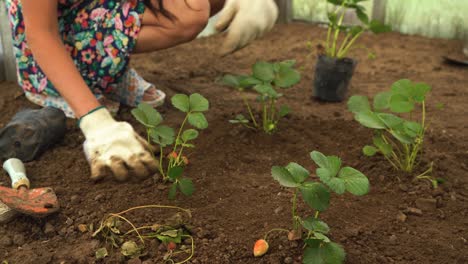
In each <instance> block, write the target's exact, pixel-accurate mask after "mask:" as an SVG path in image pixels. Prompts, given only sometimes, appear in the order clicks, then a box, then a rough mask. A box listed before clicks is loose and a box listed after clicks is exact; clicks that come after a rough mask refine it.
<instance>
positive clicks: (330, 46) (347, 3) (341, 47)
mask: <svg viewBox="0 0 468 264" xmlns="http://www.w3.org/2000/svg"><path fill="white" fill-rule="evenodd" d="M363 1H366V0H327V2H328V3H330V4H333V5H335V6H336V8H335V10H334V11H333V12H330V13H329V14H328V20H329V21H328V32H327V39H326V41H325V47H324V53H325V54H326V55H327V56H328V57H333V58H344V57H345V56H346V55H347V54H348V52H349V51H350V49H351V48H352V47H353V46H354V44H355V43H356V41H357V40H358V39H359V37H361V35H362V34H363V33H364V32H366V31H368V30H370V31H372V32H373V33H375V34H378V33H383V32H388V31H391V28H390V27H389V26H386V25H383V24H382V23H380V22H379V21H377V20H370V19H369V17H368V16H367V14H366V9H365V7H364V6H362V5H360V2H363ZM345 9H351V10H354V12H356V15H357V17H358V18H359V20H360V21H361V25H354V26H346V25H344V24H343V20H344V16H345V12H344V11H345ZM342 33H344V38H342V37H341V35H342ZM340 40H341V44H340V43H339V41H340Z"/></svg>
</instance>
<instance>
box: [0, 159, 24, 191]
mask: <svg viewBox="0 0 468 264" xmlns="http://www.w3.org/2000/svg"><path fill="white" fill-rule="evenodd" d="M3 169H5V170H6V171H7V172H8V175H10V179H11V186H12V187H13V188H14V189H19V188H20V187H21V186H25V187H26V188H28V189H29V187H30V183H29V180H28V177H26V169H25V168H24V164H23V162H22V161H21V160H19V159H9V160H7V161H5V163H3Z"/></svg>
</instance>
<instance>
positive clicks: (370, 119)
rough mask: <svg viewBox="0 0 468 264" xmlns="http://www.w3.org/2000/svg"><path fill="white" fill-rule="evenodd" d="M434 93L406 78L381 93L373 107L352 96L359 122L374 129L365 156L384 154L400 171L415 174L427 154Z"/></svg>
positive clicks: (359, 97) (352, 104)
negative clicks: (428, 102)
mask: <svg viewBox="0 0 468 264" xmlns="http://www.w3.org/2000/svg"><path fill="white" fill-rule="evenodd" d="M430 90H431V87H430V86H429V85H427V84H425V83H413V82H411V81H410V80H407V79H403V80H399V81H397V82H395V83H394V84H393V85H392V87H391V90H390V91H385V92H382V93H379V94H377V95H376V96H375V97H374V100H373V105H372V106H371V105H370V103H369V99H368V98H367V97H366V96H352V97H351V98H350V99H349V101H348V108H349V110H350V111H351V112H353V113H354V118H355V120H356V121H358V122H359V123H360V124H361V125H363V126H364V127H367V128H371V129H373V130H374V137H373V139H372V143H373V144H372V145H368V146H365V147H364V148H363V152H364V154H365V155H367V156H374V155H375V154H377V153H380V154H382V155H383V156H384V157H385V159H386V160H388V162H389V163H390V164H391V165H392V166H393V167H394V168H395V169H396V170H402V171H405V172H412V171H413V169H414V167H415V165H416V164H417V162H418V156H419V155H420V154H421V152H422V151H423V143H424V136H425V133H426V129H427V127H428V125H427V120H426V96H427V93H428V92H429V91H430ZM428 172H430V171H428ZM422 176H423V177H424V175H422Z"/></svg>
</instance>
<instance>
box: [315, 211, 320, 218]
mask: <svg viewBox="0 0 468 264" xmlns="http://www.w3.org/2000/svg"><path fill="white" fill-rule="evenodd" d="M319 215H320V211H315V216H314V217H315V219H318V217H319Z"/></svg>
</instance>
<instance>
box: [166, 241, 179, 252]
mask: <svg viewBox="0 0 468 264" xmlns="http://www.w3.org/2000/svg"><path fill="white" fill-rule="evenodd" d="M176 247H177V245H176V243H174V242H172V241H171V242H169V243H168V244H167V250H168V251H173V250H174V249H176Z"/></svg>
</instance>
